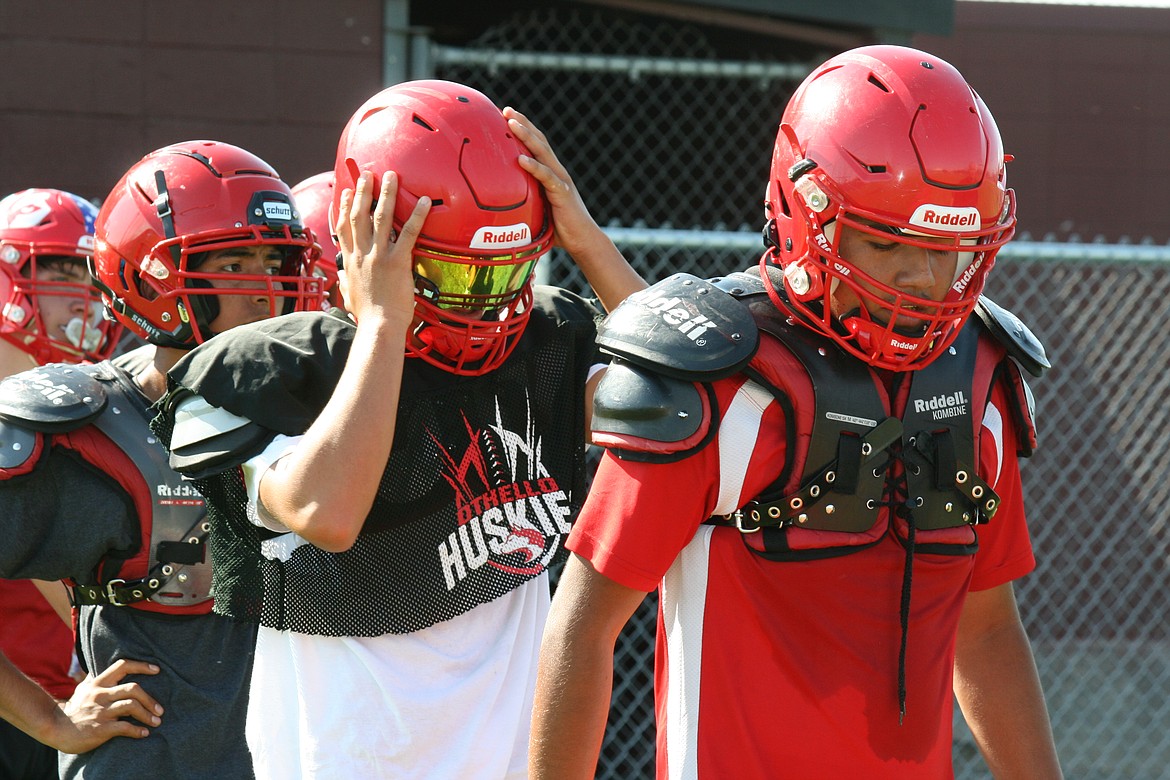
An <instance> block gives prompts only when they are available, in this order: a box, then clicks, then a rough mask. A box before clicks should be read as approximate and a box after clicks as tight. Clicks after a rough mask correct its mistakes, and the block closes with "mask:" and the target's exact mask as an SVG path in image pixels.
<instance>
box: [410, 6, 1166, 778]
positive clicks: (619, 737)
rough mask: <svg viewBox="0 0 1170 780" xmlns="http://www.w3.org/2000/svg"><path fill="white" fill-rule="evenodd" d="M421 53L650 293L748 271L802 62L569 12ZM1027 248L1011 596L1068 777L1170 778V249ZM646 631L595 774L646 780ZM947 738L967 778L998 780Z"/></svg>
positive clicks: (666, 27)
mask: <svg viewBox="0 0 1170 780" xmlns="http://www.w3.org/2000/svg"><path fill="white" fill-rule="evenodd" d="M777 48H778V47H777ZM551 53H555V55H556V56H551ZM429 54H430V61H431V63H432V68H433V72H434V75H435V76H436V77H438V78H447V79H452V80H455V81H462V82H465V83H468V84H471V85H473V86H475V87H477V88H479V89H481V90H482V91H484V92H485V93H486V94H488V95H489V96H490V97H492V98H493V99H495V100H496V101H497V102H499V103H500V104H501V105H513V106H515V107H517V108H519V109H520V110H522V111H524V112H526V113H527V114H529V116H531V117H533V119H534V120H535V121H536V122H537V123H538V124H539V125H540V126H541V127H542V128H543V129H544V130H545V132H546V133H547V135H548V137H549V138H550V139H551V141H552V142H553V145H554V148H555V149H556V150H557V151H558V154H559V155H560V157H561V159H562V161H564V162H565V164H566V166H567V167H568V169H569V170H570V171H571V172H572V173H573V174H574V178H575V180H576V182H577V184H578V186H579V188H580V190H581V191H582V193H583V195H584V197H585V200H586V202H587V204H588V205H589V207H590V209H591V210H592V212H593V214H594V215H595V216H596V217H597V218H598V221H599V222H601V223H602V224H603V225H605V226H607V229H608V230H609V231H610V234H611V235H612V236H613V237H614V239H615V241H616V242H617V243H618V245H619V247H621V248H622V250H623V251H624V252H625V253H626V255H627V257H628V258H630V260H631V262H633V263H634V265H635V267H636V268H637V269H638V270H639V272H640V273H642V274H643V275H644V276H645V277H646V278H647V279H650V280H655V279H660V278H663V277H665V276H666V275H668V274H670V273H673V272H676V271H687V272H690V273H693V274H695V275H697V276H701V277H710V276H717V275H721V274H725V273H728V272H730V271H733V270H737V269H742V268H745V267H747V266H748V265H750V264H752V263H753V262H755V260H756V259H757V258H758V256H759V253H760V250H761V243H760V239H759V237H758V233H757V232H756V231H757V230H758V226H759V225H760V224H761V222H762V218H761V214H762V208H761V204H762V199H763V188H764V183H765V181H766V179H767V174H768V167H769V161H770V154H771V147H772V142H773V138H774V133H775V127H776V123H777V121H778V118H779V112H780V110H781V107H782V106H783V105H784V103H785V102H786V101H787V99H788V97H789V95H790V93H791V90H792V89H793V88H794V86H795V85H796V83H798V82H799V80H800V79H801V78H802V77H803V75H804V74H805V73H806V72H807V71H808V67H807V65H806V64H802V63H800V62H791V61H779V62H778V61H776V60H777V58H776V57H775V56H774V54H770V53H769V52H764V53H753V52H751V51H745V52H742V55H743V56H742V57H741V58H738V59H735V60H729V59H728V58H727V56H726V54H725V52H724V53H720V52H719V51H717V50H716V47H715V46H713V45H711V44H710V43H709V42H708V40H707V38H706V36H705V33H704V31H703V30H700V29H699V28H696V27H693V26H688V25H685V24H682V23H679V22H670V21H662V20H652V19H647V18H644V17H636V16H629V15H625V14H620V13H617V12H614V11H604V10H596V11H579V10H578V11H574V10H572V9H571V8H569V7H566V6H562V7H557V8H551V9H541V10H536V11H529V12H524V13H523V14H518V15H517V16H515V17H513V18H511V19H508V20H505V21H503V22H501V23H500V24H499V25H498V26H496V27H494V28H492V29H490V30H488V31H487V32H485V33H484V34H483V35H482V36H481V37H480V38H479V39H478V40H476V41H473V42H472V43H470V44H469V45H468V46H467V47H465V48H463V49H452V48H447V47H441V46H434V47H432V48H431V50H430V53H429ZM537 55H540V56H537ZM819 59H820V58H819V57H818V58H817V60H818V61H819ZM1022 197H1023V199H1024V200H1026V199H1027V193H1022ZM1024 227H1025V228H1026V226H1024ZM1021 238H1022V240H1021V241H1020V242H1018V243H1016V244H1013V245H1011V246H1009V247H1008V248H1007V249H1006V250H1004V252H1002V253H1001V255H1000V261H999V264H998V265H997V267H996V269H995V272H994V273H993V274H992V276H991V279H990V281H989V283H988V289H987V294H988V295H989V296H990V297H991V298H993V299H995V300H996V301H997V302H999V303H1000V304H1001V305H1004V306H1006V307H1007V308H1009V309H1011V310H1013V311H1015V312H1017V313H1018V314H1020V315H1021V316H1022V318H1023V319H1024V320H1025V322H1028V323H1029V324H1030V326H1031V327H1032V329H1033V330H1034V331H1035V332H1036V334H1037V335H1038V336H1040V337H1041V339H1042V340H1043V341H1044V342H1045V344H1046V345H1047V347H1048V352H1049V357H1050V359H1051V360H1052V363H1053V366H1054V367H1053V369H1052V370H1051V371H1050V372H1048V374H1047V375H1046V376H1045V377H1044V378H1042V379H1040V380H1037V381H1034V382H1033V390H1034V392H1035V395H1036V401H1037V418H1038V423H1039V428H1040V437H1041V448H1040V450H1039V451H1038V453H1037V455H1036V457H1035V458H1033V459H1032V460H1031V461H1027V462H1025V463H1024V466H1023V469H1024V471H1023V476H1024V483H1025V490H1026V496H1027V504H1028V511H1029V517H1030V518H1031V530H1032V534H1033V543H1034V546H1035V551H1036V557H1037V561H1038V566H1037V569H1036V571H1035V572H1034V573H1033V574H1031V575H1030V576H1028V577H1026V578H1024V579H1023V580H1022V581H1020V582H1019V583H1017V594H1018V598H1019V601H1020V604H1021V611H1022V613H1023V616H1024V620H1025V623H1026V624H1027V626H1028V629H1029V632H1030V634H1031V636H1032V639H1033V643H1034V647H1035V652H1036V656H1037V662H1038V664H1039V667H1040V673H1041V677H1042V679H1043V682H1044V685H1045V689H1046V691H1047V695H1048V704H1049V710H1050V713H1051V716H1052V720H1053V726H1054V729H1055V731H1056V738H1057V742H1058V746H1059V748H1060V751H1061V756H1062V761H1063V763H1064V766H1065V771H1066V775H1067V776H1068V777H1069V778H1070V779H1071V780H1106V778H1126V779H1127V780H1133V779H1135V778H1138V779H1143V778H1159V777H1170V769H1168V768H1167V767H1170V736H1168V735H1167V733H1166V731H1165V730H1164V729H1161V728H1158V724H1163V723H1166V722H1168V720H1170V718H1168V716H1170V705H1168V704H1167V703H1166V697H1165V696H1164V694H1163V693H1162V692H1163V691H1164V690H1165V689H1166V688H1167V685H1168V684H1170V653H1168V652H1166V651H1167V650H1168V649H1170V637H1168V636H1167V634H1168V627H1167V623H1166V621H1165V620H1164V619H1163V607H1162V606H1161V605H1162V601H1163V598H1164V597H1163V592H1164V587H1163V586H1164V583H1165V582H1166V579H1167V571H1166V569H1167V565H1168V550H1167V544H1168V536H1170V531H1168V530H1167V517H1168V514H1170V513H1168V512H1167V510H1166V506H1167V498H1168V496H1167V494H1168V493H1170V448H1167V447H1165V446H1164V442H1165V440H1166V432H1167V431H1168V430H1170V409H1168V405H1167V404H1166V403H1165V400H1164V399H1165V397H1166V395H1167V391H1168V390H1170V387H1168V385H1170V371H1167V370H1166V366H1167V365H1168V363H1170V329H1167V328H1165V327H1162V326H1161V323H1160V322H1159V320H1158V317H1159V315H1160V314H1161V313H1162V312H1164V311H1166V309H1167V304H1166V301H1167V300H1168V298H1170V249H1168V248H1166V247H1156V246H1139V245H1130V246H1101V245H1068V244H1052V243H1047V242H1030V241H1028V240H1027V236H1026V235H1023V236H1021ZM547 266H548V275H549V277H550V278H551V279H552V280H554V281H555V282H556V283H558V284H561V285H564V286H567V287H570V288H573V289H578V290H582V289H583V288H584V281H583V279H582V278H581V276H580V274H579V273H578V272H577V271H576V269H575V268H574V267H573V265H572V263H571V261H569V260H568V259H567V258H566V257H564V256H563V255H559V254H558V253H554V254H553V255H552V261H551V262H550V263H548V264H547ZM654 632H655V603H654V597H653V595H651V596H650V597H649V598H647V600H646V603H645V604H644V605H643V607H642V608H641V609H640V610H639V612H638V613H637V614H636V615H635V617H634V619H633V620H632V621H631V622H630V624H629V625H628V626H627V628H626V630H625V632H624V633H623V634H622V637H621V639H620V641H619V644H618V648H617V655H616V658H615V686H614V698H613V709H612V712H611V717H610V723H609V729H608V732H607V735H606V742H605V746H604V749H603V754H602V760H601V764H600V767H599V771H598V777H602V778H622V779H623V780H624V779H627V778H642V777H645V778H650V777H653V776H654V708H653V696H652V689H653V652H654ZM955 720H956V735H957V736H956V744H955V772H956V777H958V778H960V779H965V778H981V777H986V776H987V775H988V773H987V769H986V767H985V766H984V764H983V762H982V759H981V758H980V757H979V755H978V751H977V749H976V748H975V746H974V742H973V740H972V739H971V737H970V735H969V733H968V732H967V731H966V729H965V726H963V724H962V719H961V717H959V716H958V714H956V719H955Z"/></svg>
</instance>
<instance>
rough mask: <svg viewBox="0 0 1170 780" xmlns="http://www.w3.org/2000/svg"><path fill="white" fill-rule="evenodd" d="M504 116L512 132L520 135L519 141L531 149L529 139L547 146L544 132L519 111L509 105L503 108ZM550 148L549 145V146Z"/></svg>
mask: <svg viewBox="0 0 1170 780" xmlns="http://www.w3.org/2000/svg"><path fill="white" fill-rule="evenodd" d="M504 118H505V119H507V120H508V127H509V129H511V130H512V132H513V133H516V134H517V136H519V137H520V142H521V143H523V144H524V145H525V146H527V147H529V149H530V150H531V149H532V144H530V143H529V141H535V142H536V143H538V144H542V145H544V146H546V147H548V146H549V143H548V139H547V138H545V135H544V133H542V132H541V130H540V128H539V127H537V126H536V125H535V124H533V123H532V120H531V119H529V118H528V117H526V116H525V115H524V114H522V113H520V112H519V111H517V110H516V109H514V108H512V107H511V106H507V107H505V108H504ZM549 148H551V147H549Z"/></svg>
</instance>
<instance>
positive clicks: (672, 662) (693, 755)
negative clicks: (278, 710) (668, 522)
mask: <svg viewBox="0 0 1170 780" xmlns="http://www.w3.org/2000/svg"><path fill="white" fill-rule="evenodd" d="M713 530H714V527H713V526H710V525H701V526H699V530H698V531H697V532H696V533H695V536H694V538H693V539H691V541H690V542H689V543H688V544H687V546H686V547H684V548H683V551H682V552H681V553H679V556H678V557H677V558H675V559H674V563H673V564H672V565H671V567H670V569H669V570H668V571H667V572H666V576H665V577H663V578H662V587H661V591H660V594H659V596H660V602H659V604H660V609H661V611H662V628H663V631H664V632H665V634H666V659H667V671H666V675H667V677H666V681H667V682H666V766H667V777H668V778H669V779H670V780H694V778H697V777H698V771H699V770H698V758H699V693H700V691H699V682H700V673H701V670H702V666H703V615H704V614H705V611H706V605H707V572H708V564H709V560H710V552H711V532H712V531H713Z"/></svg>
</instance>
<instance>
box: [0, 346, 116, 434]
mask: <svg viewBox="0 0 1170 780" xmlns="http://www.w3.org/2000/svg"><path fill="white" fill-rule="evenodd" d="M94 371H95V368H94V367H89V366H86V367H83V366H73V365H68V364H66V363H50V364H49V365H46V366H41V367H40V368H34V369H32V370H31V371H24V372H22V373H19V374H15V375H14V376H10V377H8V378H7V379H5V380H4V381H3V382H0V419H2V420H5V421H7V422H10V423H13V424H15V425H19V426H21V427H25V428H28V429H30V430H34V431H40V432H42V433H58V432H61V431H71V430H74V429H76V428H80V427H81V426H82V425H85V424H86V423H88V422H89V421H90V420H93V419H94V418H95V417H97V416H98V415H99V414H101V412H102V410H103V409H105V408H106V389H105V388H104V387H103V386H102V383H101V382H99V381H98V380H97V379H96V378H95V377H94V376H93V372H94Z"/></svg>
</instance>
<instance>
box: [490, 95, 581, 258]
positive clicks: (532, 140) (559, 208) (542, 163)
mask: <svg viewBox="0 0 1170 780" xmlns="http://www.w3.org/2000/svg"><path fill="white" fill-rule="evenodd" d="M504 117H505V118H507V120H508V127H509V128H510V129H511V130H512V132H513V133H514V134H515V136H516V138H518V139H519V140H520V143H522V144H524V145H525V146H526V147H528V151H529V153H530V154H531V155H532V156H531V157H527V156H521V157H520V158H519V161H520V167H521V168H523V169H524V170H526V171H528V173H530V174H532V176H533V177H535V178H536V180H537V181H539V182H540V183H541V185H542V186H543V187H544V192H545V194H546V195H547V196H548V202H549V205H550V206H552V211H553V227H554V228H555V229H556V241H557V244H558V245H559V246H561V247H562V248H564V249H565V251H567V252H568V253H569V254H571V255H574V256H575V255H576V254H577V253H578V252H580V251H582V250H583V249H585V248H586V247H587V246H588V245H589V242H591V241H593V240H595V239H596V237H597V234H598V233H600V232H601V228H599V227H598V226H597V223H596V222H595V221H594V220H593V217H592V215H590V213H589V209H587V208H585V202H584V201H583V200H581V195H580V193H579V192H577V186H576V185H575V184H573V178H572V177H571V176H570V175H569V172H568V171H567V170H565V166H564V165H562V164H561V161H560V160H559V159H557V155H556V153H555V152H553V150H552V146H550V145H549V142H548V139H547V138H545V136H544V133H542V132H541V131H540V128H538V127H537V126H536V125H534V124H533V123H532V120H531V119H529V118H528V117H526V116H524V114H521V113H520V112H519V111H517V110H516V109H514V108H512V107H511V106H509V107H507V108H505V109H504Z"/></svg>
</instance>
